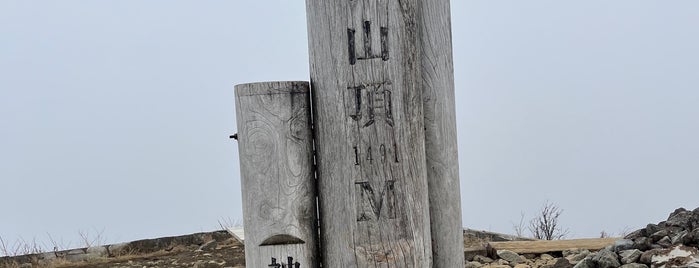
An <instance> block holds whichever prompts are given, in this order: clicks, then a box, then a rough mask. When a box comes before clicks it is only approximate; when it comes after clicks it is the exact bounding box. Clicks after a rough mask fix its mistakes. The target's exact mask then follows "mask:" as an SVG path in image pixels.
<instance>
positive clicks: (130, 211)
mask: <svg viewBox="0 0 699 268" xmlns="http://www.w3.org/2000/svg"><path fill="white" fill-rule="evenodd" d="M452 13H453V17H452V22H453V36H454V65H455V76H456V81H455V82H456V97H457V99H456V102H457V113H458V114H457V119H458V127H459V129H458V131H459V162H460V170H461V174H460V176H461V185H462V186H461V187H462V191H461V192H462V204H463V205H462V206H463V212H464V225H465V226H467V227H470V228H475V229H484V230H491V231H498V232H505V233H512V232H513V229H512V224H513V223H514V222H517V221H518V220H519V217H520V213H521V212H524V213H525V214H526V215H525V217H527V218H529V217H532V216H533V214H534V213H535V212H536V211H537V210H538V209H539V208H540V206H541V205H542V204H543V203H544V202H545V201H546V200H549V201H552V202H554V203H556V204H557V205H559V206H560V207H561V208H563V209H564V213H563V215H562V216H561V219H560V220H561V224H562V225H563V226H564V227H567V228H569V229H570V231H571V237H595V236H597V235H599V232H600V231H602V230H605V231H607V232H611V233H617V232H619V231H621V230H622V229H624V228H630V229H634V228H637V227H641V226H644V225H645V224H647V223H650V222H658V221H661V220H664V219H665V218H666V217H667V214H669V213H670V212H671V211H672V210H674V209H675V208H677V207H680V206H684V207H686V208H689V209H693V208H695V207H698V206H699V193H698V192H699V142H697V137H699V117H698V115H699V90H697V87H699V51H698V50H697V48H699V38H698V36H699V17H697V14H699V2H696V1H691V0H686V1H679V0H678V1H639V0H634V1H632V0H617V1H603V0H585V1H554V0H550V1H543V0H529V1H515V0H512V1H490V0H487V1H486V0H480V1H453V2H452ZM308 73H309V71H308V51H307V36H306V17H305V6H304V3H303V1H174V0H167V1H165V0H158V1H155V0H153V1H124V0H119V1H116V0H113V1H29V0H0V236H2V238H4V239H5V240H6V241H10V243H12V242H14V241H16V240H17V239H24V240H27V241H29V240H32V239H34V238H36V239H37V240H39V241H40V242H42V243H46V242H45V241H47V234H51V236H52V237H53V238H54V239H55V240H64V241H71V242H73V245H76V246H77V245H78V244H80V243H79V240H80V237H79V235H78V232H79V231H83V232H86V231H87V232H90V233H92V234H94V233H96V232H97V231H102V230H104V233H103V238H105V240H106V242H110V243H111V242H119V241H129V240H135V239H143V238H152V237H160V236H166V235H181V234H187V233H192V232H199V231H210V230H214V229H218V221H219V220H225V221H227V220H228V219H232V220H233V221H235V220H240V219H242V212H241V210H242V208H241V198H240V178H239V176H240V175H239V170H238V151H237V149H238V148H237V145H236V143H235V142H234V141H232V140H229V139H228V135H230V134H232V133H234V132H235V113H234V111H235V107H234V100H233V85H234V84H239V83H246V82H256V81H270V80H308Z"/></svg>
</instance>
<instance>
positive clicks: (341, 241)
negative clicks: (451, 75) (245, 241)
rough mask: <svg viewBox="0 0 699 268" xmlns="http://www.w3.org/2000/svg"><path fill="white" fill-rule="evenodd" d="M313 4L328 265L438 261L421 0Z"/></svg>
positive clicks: (310, 16) (311, 41)
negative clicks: (425, 111)
mask: <svg viewBox="0 0 699 268" xmlns="http://www.w3.org/2000/svg"><path fill="white" fill-rule="evenodd" d="M306 6H307V14H308V29H309V32H308V33H309V51H310V57H311V59H310V66H311V88H312V98H313V106H314V109H313V114H314V128H315V135H316V136H315V138H316V139H315V142H316V163H317V172H318V194H319V207H320V225H321V245H322V247H321V255H322V258H323V267H408V268H414V267H431V266H432V247H431V237H430V220H429V204H428V183H427V172H426V169H425V165H426V161H427V159H426V157H425V125H424V124H423V121H424V115H423V108H422V106H423V100H422V94H423V89H422V81H421V79H422V78H421V69H422V64H421V63H420V61H421V56H420V54H419V53H418V51H419V49H420V46H421V39H420V36H419V32H420V28H419V26H418V24H419V23H420V18H419V13H418V12H419V9H420V4H419V1H418V0H400V1H399V0H344V1H326V0H307V1H306ZM461 256H463V253H461Z"/></svg>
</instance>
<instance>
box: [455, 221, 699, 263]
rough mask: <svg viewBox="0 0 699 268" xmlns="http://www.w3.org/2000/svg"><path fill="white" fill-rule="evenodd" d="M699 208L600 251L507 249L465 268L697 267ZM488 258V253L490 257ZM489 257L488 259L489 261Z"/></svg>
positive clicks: (474, 259)
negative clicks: (526, 252) (514, 250)
mask: <svg viewBox="0 0 699 268" xmlns="http://www.w3.org/2000/svg"><path fill="white" fill-rule="evenodd" d="M697 247H699V208H697V209H695V210H693V211H688V210H686V209H684V208H679V209H677V210H675V211H674V212H672V213H671V214H670V216H669V217H668V219H667V221H663V222H660V223H658V224H648V225H647V226H646V227H645V228H642V229H639V230H636V231H634V232H632V233H631V234H629V235H627V236H626V237H624V238H623V239H619V240H617V241H616V242H614V244H613V245H610V246H608V247H606V248H604V249H602V250H599V251H596V252H591V251H589V250H586V249H569V250H564V251H559V252H549V253H545V254H536V255H535V254H523V255H520V254H517V253H515V252H512V251H508V250H500V251H497V252H496V253H495V254H494V256H490V257H487V256H482V255H475V256H472V257H470V258H467V263H466V267H467V268H511V267H514V268H539V267H542V268H617V267H621V268H648V267H651V268H665V267H697V268H699V250H698V249H697ZM491 255H492V254H491ZM491 257H492V258H491Z"/></svg>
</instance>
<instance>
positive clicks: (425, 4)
mask: <svg viewBox="0 0 699 268" xmlns="http://www.w3.org/2000/svg"><path fill="white" fill-rule="evenodd" d="M419 17H420V20H419V21H420V22H419V23H418V25H420V51H419V53H420V57H421V64H422V68H421V75H422V90H423V111H424V116H425V121H424V122H425V152H426V154H427V180H428V184H429V192H430V219H431V230H432V252H433V256H432V257H433V262H434V265H433V267H438V268H441V267H464V256H463V245H464V237H463V225H462V223H461V192H460V190H461V188H460V186H459V185H460V183H459V161H458V152H457V151H458V150H457V147H458V144H457V142H456V109H455V107H454V99H455V98H454V67H453V63H452V61H453V56H452V46H451V40H452V39H451V12H450V6H449V0H422V1H420V16H419Z"/></svg>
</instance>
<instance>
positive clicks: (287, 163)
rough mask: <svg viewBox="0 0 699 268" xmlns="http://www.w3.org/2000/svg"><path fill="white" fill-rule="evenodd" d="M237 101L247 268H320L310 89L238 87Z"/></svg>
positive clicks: (275, 85) (281, 85)
mask: <svg viewBox="0 0 699 268" xmlns="http://www.w3.org/2000/svg"><path fill="white" fill-rule="evenodd" d="M235 96H236V116H237V125H238V142H239V152H240V170H241V178H242V180H241V181H242V191H243V214H244V216H243V217H244V225H245V261H246V266H247V267H269V266H268V265H271V264H272V263H273V261H272V258H275V260H274V263H277V264H282V263H284V264H285V263H286V262H288V257H292V258H293V260H292V262H293V263H296V262H298V263H299V265H300V267H319V261H320V259H319V257H318V255H317V252H318V251H317V249H318V248H317V225H316V219H317V217H316V197H315V178H314V176H313V172H314V171H313V143H312V142H313V141H312V133H311V118H310V105H309V104H310V100H309V86H308V83H307V82H266V83H253V84H242V85H236V86H235ZM285 267H286V266H285Z"/></svg>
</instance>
